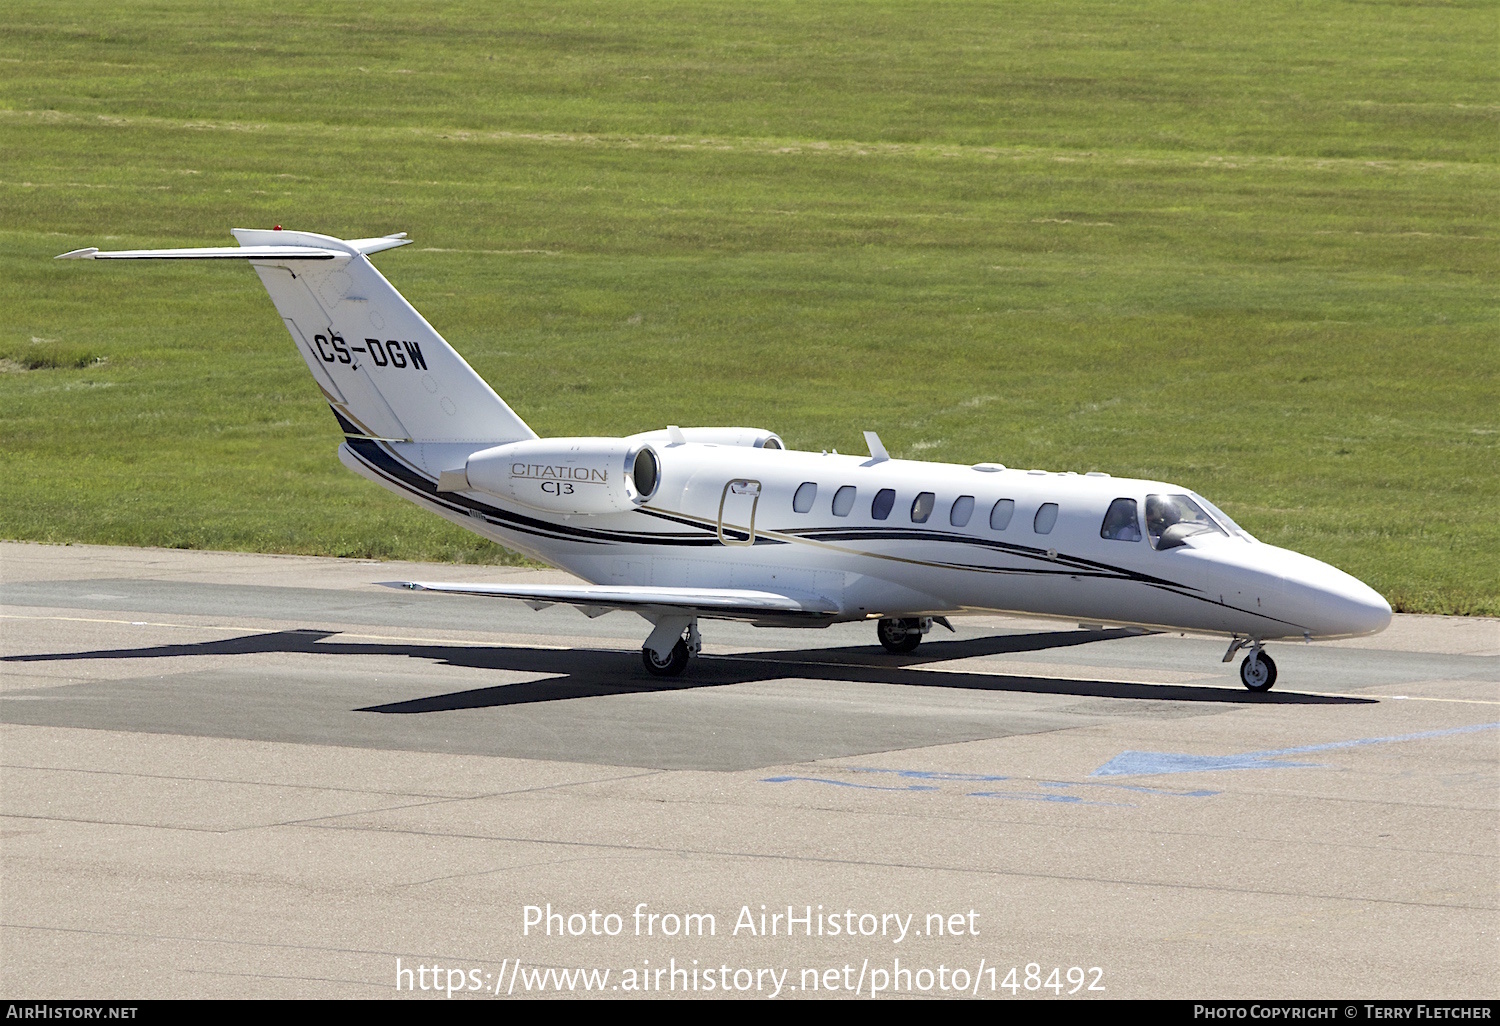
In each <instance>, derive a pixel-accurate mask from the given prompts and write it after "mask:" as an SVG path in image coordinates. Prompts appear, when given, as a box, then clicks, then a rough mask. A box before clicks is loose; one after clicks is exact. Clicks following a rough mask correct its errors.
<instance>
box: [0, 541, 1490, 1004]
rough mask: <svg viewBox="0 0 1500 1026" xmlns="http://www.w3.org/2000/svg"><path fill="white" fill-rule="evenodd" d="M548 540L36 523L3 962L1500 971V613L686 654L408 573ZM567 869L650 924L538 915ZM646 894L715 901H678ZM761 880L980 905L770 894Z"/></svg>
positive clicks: (1331, 992) (144, 992) (1155, 992)
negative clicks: (407, 585) (1233, 640)
mask: <svg viewBox="0 0 1500 1026" xmlns="http://www.w3.org/2000/svg"><path fill="white" fill-rule="evenodd" d="M517 574H523V575H528V576H530V577H532V578H533V579H547V578H555V579H557V580H564V579H565V578H563V577H562V576H561V575H555V574H546V573H542V572H538V571H527V570H515V569H507V568H493V567H451V566H449V567H433V566H417V565H409V564H408V565H402V564H392V563H384V564H369V563H363V562H357V561H349V560H331V559H314V558H304V557H285V556H261V555H247V554H225V553H199V552H182V551H174V550H143V549H122V548H102V547H88V546H41V545H25V544H12V543H5V544H0V588H3V590H0V603H3V609H0V614H3V619H0V625H3V638H0V684H3V690H0V739H3V741H0V744H3V749H0V751H3V758H0V802H3V804H0V814H3V821H0V828H3V837H4V842H3V859H4V863H3V865H4V868H3V888H0V944H3V955H4V957H3V959H0V987H3V990H4V992H5V993H6V994H7V995H9V996H12V997H24V998H33V997H35V998H41V997H174V996H183V997H191V996H268V997H298V996H348V997H378V996H382V995H392V996H394V995H396V994H397V990H396V984H397V983H398V982H400V981H402V980H403V979H404V978H402V977H400V976H399V975H398V974H397V972H396V960H397V959H398V958H399V959H401V960H402V965H403V966H406V967H410V966H413V965H421V966H431V965H432V964H434V963H436V964H440V965H441V966H442V967H443V969H444V971H445V972H446V971H447V970H448V969H450V968H462V969H464V970H465V973H466V975H465V976H464V977H463V978H462V979H463V982H464V984H465V986H467V985H468V984H469V983H470V982H474V983H475V984H476V985H479V984H482V985H483V987H482V989H483V990H485V991H486V992H493V991H495V990H497V989H498V990H500V991H501V992H502V993H510V994H512V995H513V996H519V995H518V994H517V991H519V992H520V993H525V992H526V988H527V986H529V985H530V984H531V983H533V982H534V980H533V979H532V978H530V977H528V976H526V975H525V974H524V973H523V974H521V975H520V977H519V980H520V982H519V983H517V982H516V981H517V976H516V974H515V970H514V966H515V960H517V959H519V960H521V962H522V964H523V965H525V966H527V967H528V968H531V967H538V968H546V967H555V968H568V969H571V968H574V967H582V968H598V969H605V968H609V969H611V970H612V972H614V973H615V974H616V975H614V976H612V977H611V978H610V982H609V983H608V984H606V985H605V986H606V991H605V992H606V993H607V994H610V995H617V994H623V993H628V991H627V992H621V991H616V990H613V989H609V988H612V987H613V986H618V985H619V982H620V981H621V980H623V979H624V978H625V977H624V975H623V974H624V973H625V971H626V970H629V969H633V970H635V971H636V972H637V973H641V972H644V971H645V970H646V969H647V968H648V964H649V966H651V967H658V968H659V967H661V966H663V965H672V966H674V967H675V966H688V965H690V964H691V965H694V967H695V968H700V969H701V968H704V967H708V966H710V965H712V967H714V968H715V970H717V969H718V967H719V966H721V965H722V966H725V967H727V969H728V970H730V971H731V974H732V971H734V970H737V969H739V968H742V967H743V968H748V969H752V970H764V969H767V968H771V969H773V970H775V971H777V972H779V971H781V970H783V969H786V970H790V973H789V975H787V976H785V977H783V983H782V985H781V986H782V993H781V996H782V997H791V996H805V995H806V994H807V992H808V988H807V987H805V986H804V987H803V988H802V989H796V988H798V987H799V986H800V985H803V984H807V983H809V981H811V980H812V977H809V976H807V975H806V972H805V971H807V970H815V972H814V976H816V977H817V979H818V980H819V981H821V982H820V984H819V989H818V991H817V993H819V994H829V993H839V994H844V993H846V992H847V989H848V988H845V987H844V982H847V983H848V984H849V987H851V988H852V985H853V983H854V982H855V976H856V975H858V974H859V973H861V972H863V975H864V981H865V982H863V983H861V987H862V988H863V990H862V993H864V994H868V993H869V986H870V982H871V981H873V980H878V979H879V977H878V975H876V974H878V972H879V971H881V970H882V969H884V970H885V971H886V972H887V976H888V980H889V979H894V980H895V981H896V986H897V987H898V988H899V984H900V977H899V975H896V976H894V977H892V976H890V973H891V972H892V970H894V969H895V968H896V966H895V964H894V960H895V959H900V960H901V961H900V965H901V966H904V967H906V968H907V969H908V971H909V972H910V971H913V970H921V969H923V968H928V969H930V970H931V971H932V972H933V974H934V975H933V976H932V981H933V982H932V986H931V988H930V989H927V990H925V991H923V990H922V988H921V987H920V979H919V978H918V979H913V981H912V983H911V984H910V985H909V987H908V989H914V990H917V991H918V992H922V993H930V994H939V993H948V994H950V995H952V994H956V990H955V989H954V988H953V987H949V989H948V990H947V991H943V990H942V989H941V988H939V987H938V986H937V983H936V980H937V976H936V971H937V970H938V968H939V966H940V965H941V966H944V967H946V968H947V970H948V971H950V972H951V970H952V969H954V968H957V967H962V968H963V969H964V974H965V979H966V980H971V981H972V980H975V979H977V980H979V981H980V983H978V984H976V986H978V987H979V992H980V993H981V994H983V995H984V996H991V991H990V981H991V980H992V979H993V980H994V982H995V983H996V984H1000V986H999V989H997V990H996V991H994V992H993V996H996V997H1005V998H1009V997H1011V990H1010V989H1007V988H1005V987H1004V986H1003V983H1002V981H1003V980H1004V979H1005V978H1006V974H1007V972H1008V970H1009V969H1010V968H1011V967H1013V966H1014V967H1016V968H1018V970H1019V972H1018V974H1017V976H1016V977H1015V978H1014V979H1015V985H1016V987H1017V988H1018V993H1019V996H1023V997H1024V996H1027V995H1028V993H1029V994H1030V995H1032V996H1040V997H1048V998H1051V997H1054V996H1055V995H1054V991H1053V990H1052V989H1049V988H1048V987H1047V985H1046V981H1047V979H1048V978H1049V974H1050V971H1051V969H1052V968H1054V967H1056V968H1058V969H1060V974H1059V977H1058V981H1059V983H1060V985H1061V989H1062V990H1063V991H1064V994H1066V991H1067V990H1068V989H1070V988H1071V987H1072V984H1071V983H1069V982H1068V977H1067V973H1068V970H1069V969H1070V968H1073V967H1078V968H1080V969H1083V970H1090V972H1088V973H1086V974H1085V976H1086V979H1087V981H1088V982H1089V983H1097V985H1099V986H1103V987H1104V988H1106V989H1105V990H1104V991H1102V992H1098V991H1096V992H1095V993H1102V994H1104V995H1105V996H1110V997H1274V996H1285V997H1333V998H1337V997H1434V998H1436V997H1467V998H1475V997H1489V998H1493V997H1496V996H1497V991H1500V941H1497V928H1500V913H1497V908H1500V830H1497V827H1500V816H1497V811H1500V765H1497V763H1500V621H1496V620H1484V619H1456V618H1439V617H1409V616H1398V617H1396V619H1395V622H1394V623H1393V624H1392V626H1391V628H1390V629H1389V630H1387V631H1386V632H1385V633H1383V634H1381V635H1378V636H1376V637H1373V638H1368V639H1360V640H1356V641H1350V642H1340V643H1334V644H1326V645H1300V644H1286V645H1276V646H1272V647H1271V648H1270V651H1271V652H1272V654H1273V655H1274V656H1275V658H1276V660H1277V663H1278V665H1279V667H1280V680H1279V682H1278V684H1277V686H1276V689H1275V690H1274V691H1272V692H1271V693H1270V694H1268V695H1263V696H1256V695H1251V694H1250V693H1249V692H1247V691H1245V690H1244V689H1243V688H1241V687H1240V686H1239V683H1238V679H1237V676H1236V664H1235V663H1230V664H1223V663H1220V662H1219V657H1220V656H1221V655H1222V651H1223V643H1221V642H1218V641H1214V640H1204V639H1193V638H1183V637H1180V636H1177V635H1152V636H1145V637H1141V636H1132V635H1130V634H1128V633H1127V632H1123V631H1109V630H1106V631H1099V630H1088V629H1082V628H1078V627H1076V626H1073V625H1069V624H1058V623H1051V622H1041V621H1023V620H1016V619H1009V618H976V619H964V620H956V621H955V626H956V627H957V628H958V633H957V634H956V635H945V634H941V633H939V632H938V631H935V632H934V634H932V635H930V636H929V638H928V640H926V641H925V642H924V643H923V644H922V646H921V647H920V648H919V649H918V650H917V651H916V652H915V653H914V654H913V655H912V656H909V657H892V656H888V655H886V654H884V653H883V652H882V651H881V650H880V649H879V648H878V646H876V645H875V643H874V631H873V628H872V627H870V626H867V625H845V626H840V627H833V628H829V629H826V630H822V631H781V630H763V629H756V628H752V627H748V626H743V625H737V624H721V623H712V622H711V623H706V624H705V626H704V638H705V650H704V657H702V658H700V659H699V660H698V661H697V662H695V663H694V664H693V665H692V666H691V667H690V668H689V671H688V675H687V676H685V677H684V678H682V679H680V680H675V681H668V682H663V681H660V680H657V679H655V678H652V677H650V676H649V675H647V674H646V673H645V671H644V669H643V668H642V667H641V665H640V658H639V647H640V644H641V640H642V638H643V637H644V636H645V633H646V632H647V627H646V625H645V624H644V622H643V621H641V620H640V619H639V618H638V617H636V616H634V615H633V614H626V613H611V614H608V615H606V616H603V617H600V618H598V619H595V620H589V619H586V618H585V617H583V616H582V615H581V614H579V613H577V612H575V611H573V610H571V609H566V608H552V609H548V610H544V611H542V612H533V611H531V610H529V609H527V608H525V607H524V606H521V605H520V604H516V603H510V602H501V601H495V600H490V599H482V598H475V597H462V596H449V595H435V594H421V593H405V592H397V591H392V590H389V589H384V588H379V587H376V586H375V585H374V582H376V581H381V580H391V579H400V578H408V577H410V578H416V579H429V580H432V579H436V580H445V579H446V580H470V581H496V580H504V579H507V578H514V576H515V575H517ZM549 904H550V906H551V907H552V909H553V910H554V911H557V912H560V913H563V914H565V915H572V914H574V913H578V914H580V915H583V916H585V917H586V916H587V914H588V913H590V912H591V911H597V912H598V913H599V914H600V915H601V916H602V915H606V914H608V913H615V914H618V915H620V916H621V917H622V918H621V920H620V922H621V924H622V929H621V930H620V931H618V932H617V933H616V934H615V935H613V936H610V935H607V934H606V933H605V932H604V931H602V930H592V931H590V930H585V932H584V933H583V934H582V935H580V936H572V935H567V936H558V935H557V931H556V930H554V935H553V936H551V937H548V936H546V935H545V933H542V934H540V935H539V934H538V927H530V928H528V927H526V925H525V919H526V915H527V913H526V912H525V909H526V907H527V906H537V907H545V906H547V905H549ZM642 904H644V905H645V906H646V909H647V914H648V915H649V914H650V912H651V911H655V912H658V913H661V914H663V915H666V914H669V913H671V914H678V915H682V914H686V913H700V914H702V913H706V914H712V915H713V916H714V917H715V919H714V922H715V930H714V934H713V935H712V936H703V937H698V936H694V937H692V938H684V937H682V936H680V935H678V936H675V937H663V936H661V934H660V931H659V930H655V931H653V932H652V934H651V935H650V936H637V935H636V934H635V932H634V925H633V920H632V918H631V915H632V914H633V912H634V910H636V909H637V908H638V907H640V906H641V905H642ZM761 906H765V907H766V910H767V914H768V915H769V914H774V913H775V912H777V911H778V910H780V911H783V912H784V911H785V910H786V908H787V906H791V907H792V909H793V910H794V915H795V916H801V915H802V914H803V912H802V910H803V909H804V908H811V909H812V910H813V913H812V914H814V915H818V916H823V915H826V914H832V913H833V912H834V911H837V912H838V913H839V915H841V916H842V915H844V914H845V913H846V912H848V913H851V914H852V915H854V917H855V918H853V919H848V920H847V923H849V924H855V925H857V924H858V923H859V922H860V919H859V917H860V916H864V915H866V914H868V915H871V916H886V915H891V914H895V915H898V916H899V915H912V916H913V917H914V918H913V920H911V922H913V923H915V924H918V925H919V926H920V925H921V924H926V923H928V922H930V920H929V919H928V918H927V917H928V916H929V915H939V914H940V915H942V916H944V917H949V916H952V915H954V914H959V913H963V914H965V915H967V914H968V913H969V912H971V911H972V912H973V913H974V917H973V918H972V919H969V920H967V922H968V923H969V926H968V927H966V928H965V930H964V932H963V933H961V934H960V935H957V936H955V935H952V932H951V931H949V932H945V933H944V935H942V936H936V935H933V934H932V933H931V932H930V931H928V932H918V931H916V930H913V931H912V932H911V933H910V934H908V936H907V937H906V938H905V939H903V940H901V941H899V942H897V941H895V940H893V939H892V937H891V936H890V935H889V934H887V935H884V936H882V935H880V934H873V933H867V934H865V935H861V934H860V933H859V931H858V930H856V936H854V937H853V938H851V937H848V936H845V935H844V933H847V930H846V931H843V932H841V934H840V935H839V936H837V937H835V936H831V935H830V934H829V933H828V931H827V930H826V929H825V931H824V935H823V936H817V935H813V936H808V935H806V931H805V930H804V928H803V926H802V925H801V923H800V922H799V923H797V925H796V926H795V928H794V930H793V935H792V936H787V935H786V934H785V922H784V920H783V923H782V926H781V927H780V928H779V930H780V932H777V933H776V935H775V936H764V935H762V933H761V931H760V930H759V929H756V930H754V931H747V930H746V929H745V928H744V925H743V922H742V921H741V919H742V915H743V914H744V910H745V909H748V910H750V913H751V914H753V916H759V915H760V913H761ZM818 906H822V910H818V908H817V907H818ZM596 918H597V917H596ZM582 921H583V920H573V925H575V926H576V925H577V924H578V923H579V922H582ZM873 921H874V920H869V921H866V922H873ZM882 921H884V922H889V920H882ZM944 921H945V922H947V921H948V920H947V919H945V920H944ZM558 922H560V923H563V924H564V927H563V928H564V930H565V929H566V924H567V920H566V919H563V920H559V921H558ZM663 922H665V921H663ZM699 922H702V920H699ZM756 922H757V924H758V922H759V921H758V920H757V921H756ZM816 922H817V924H819V925H825V926H826V924H824V923H823V921H822V920H821V919H819V920H817V921H816ZM737 923H739V925H740V927H741V928H740V929H739V930H738V932H733V931H734V927H735V926H736V924H737ZM770 925H771V926H772V927H775V925H776V924H775V923H771V924H770ZM674 959H675V962H673V961H672V960H674ZM695 959H696V960H697V962H696V963H694V962H693V960H695ZM1028 965H1035V966H1036V967H1037V972H1038V973H1039V977H1038V978H1037V979H1039V980H1040V982H1039V984H1038V986H1036V987H1034V988H1028V985H1027V981H1028V977H1027V975H1026V973H1027V972H1028V970H1027V966H1028ZM845 966H848V967H850V968H849V970H848V976H847V980H846V979H845V977H842V976H841V977H840V978H839V979H840V981H842V982H840V989H837V990H832V991H830V990H829V989H828V988H827V983H828V980H829V979H831V978H825V976H820V975H818V974H819V973H826V971H827V970H829V969H831V968H837V969H839V970H840V971H841V972H842V971H843V969H844V967H845ZM983 967H989V968H995V967H1000V972H999V973H998V974H994V975H993V976H992V975H987V970H986V969H984V968H983ZM1096 967H1097V968H1098V969H1099V970H1100V972H1099V974H1098V978H1097V980H1096V979H1095V976H1094V974H1093V973H1092V970H1093V969H1094V968H1096ZM507 972H510V973H511V974H512V975H511V976H510V978H509V981H510V984H511V989H510V990H509V991H506V989H505V983H506V980H507V977H506V973H507ZM731 978H735V977H732V975H731ZM444 979H445V982H447V983H451V982H452V980H451V978H450V977H444ZM668 979H670V977H668V978H666V979H664V980H663V981H662V987H663V990H666V986H667V982H666V981H667V980H668ZM735 979H749V977H737V978H735ZM760 979H761V980H762V985H761V989H759V990H757V989H755V988H754V987H751V988H749V989H746V990H744V991H743V993H745V994H746V995H747V996H748V995H753V994H756V993H760V994H762V995H763V996H767V995H768V991H767V989H766V987H765V985H764V983H763V981H764V977H763V976H762V977H761V978H760ZM497 980H498V981H499V982H498V983H495V981H497ZM686 980H687V977H683V978H682V980H681V981H678V983H677V986H678V988H679V992H680V989H681V987H684V986H687V985H688V984H687V982H686ZM424 982H427V979H426V977H424ZM413 983H415V977H413ZM696 983H697V985H698V987H699V989H698V991H697V993H699V994H703V993H705V988H704V987H703V985H702V984H703V980H697V981H696ZM575 987H576V988H577V989H576V990H575V991H574V993H580V992H581V989H582V988H581V987H578V986H577V984H576V983H575ZM549 989H552V988H549ZM667 992H668V993H671V991H667ZM689 992H690V993H691V992H692V991H691V990H690V991H689ZM721 992H722V991H721V990H716V991H715V992H714V993H721ZM735 992H736V993H740V992H741V991H735ZM401 993H402V994H403V996H417V997H430V996H432V991H431V990H428V991H426V992H424V991H422V990H421V988H420V987H418V988H416V991H415V994H414V995H410V994H409V993H408V992H407V991H404V990H403V991H402V992H401ZM1082 993H1084V994H1087V990H1086V989H1085V990H1084V991H1083V992H1082ZM468 996H473V995H472V994H469V995H468Z"/></svg>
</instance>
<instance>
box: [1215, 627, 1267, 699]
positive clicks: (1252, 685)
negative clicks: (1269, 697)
mask: <svg viewBox="0 0 1500 1026" xmlns="http://www.w3.org/2000/svg"><path fill="white" fill-rule="evenodd" d="M1246 647H1248V648H1249V649H1250V654H1249V655H1247V656H1245V658H1244V661H1243V662H1241V663H1240V683H1241V684H1243V685H1245V687H1247V688H1249V689H1250V690H1251V691H1270V690H1271V685H1272V684H1275V683H1276V663H1275V661H1274V660H1272V658H1271V657H1270V656H1268V655H1266V653H1265V652H1264V651H1263V650H1262V649H1261V647H1260V642H1259V641H1257V640H1254V639H1251V638H1235V639H1234V640H1233V641H1231V642H1230V643H1229V651H1228V652H1225V653H1224V661H1225V662H1226V663H1227V662H1229V660H1230V659H1231V658H1233V656H1234V654H1235V653H1236V652H1238V651H1239V650H1240V649H1242V648H1246Z"/></svg>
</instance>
